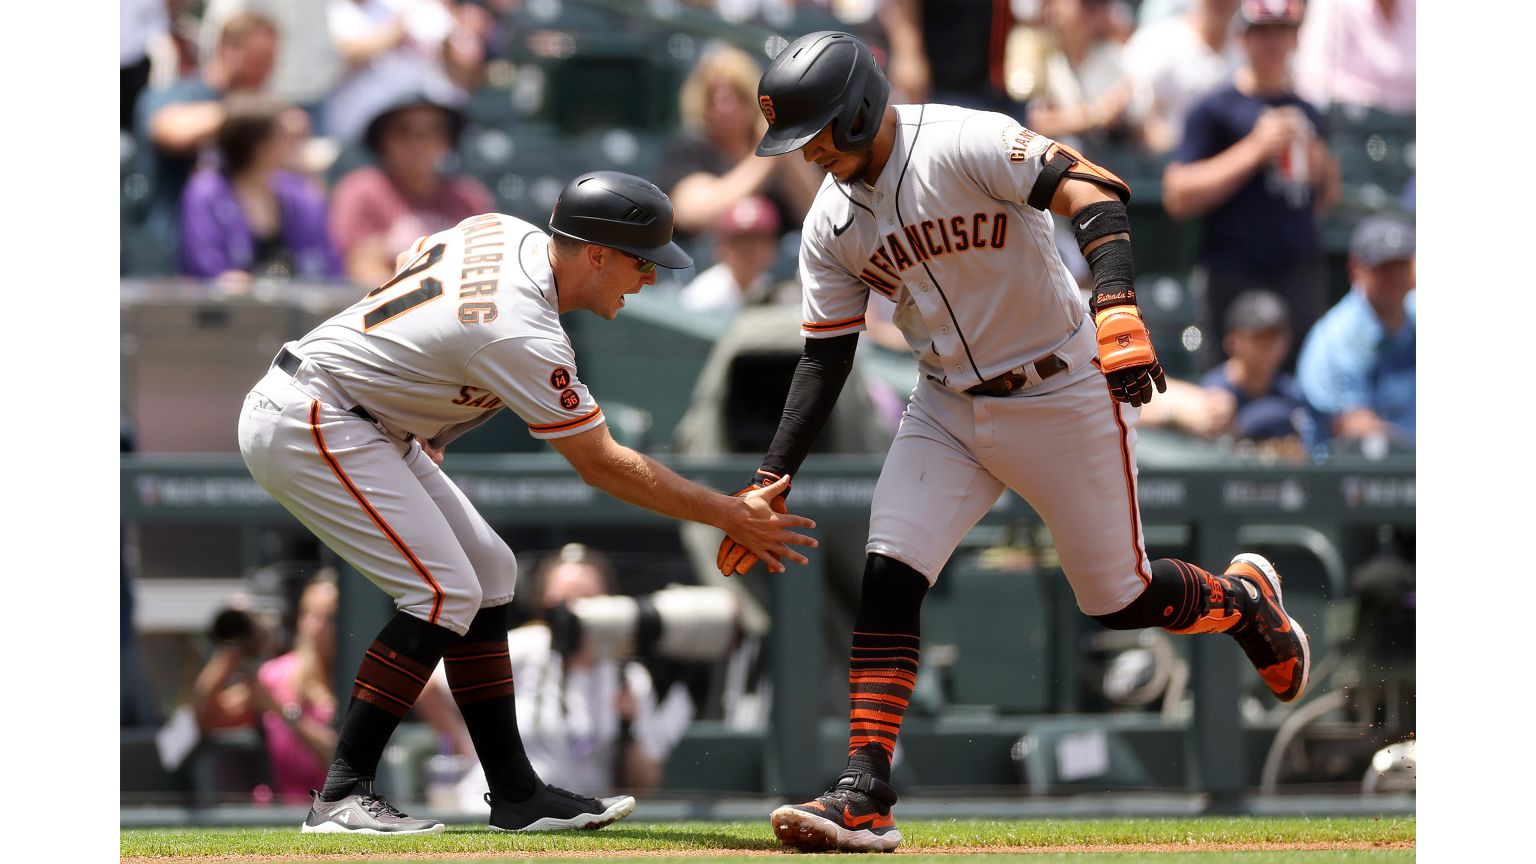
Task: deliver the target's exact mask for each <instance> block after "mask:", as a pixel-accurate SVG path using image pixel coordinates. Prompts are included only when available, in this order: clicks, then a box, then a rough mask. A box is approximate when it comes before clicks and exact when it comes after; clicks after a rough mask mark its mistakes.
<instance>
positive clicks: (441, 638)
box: [320, 612, 458, 801]
mask: <svg viewBox="0 0 1536 864" xmlns="http://www.w3.org/2000/svg"><path fill="white" fill-rule="evenodd" d="M456 639H458V634H456V633H454V632H453V631H452V630H449V629H448V628H446V627H439V626H437V625H436V624H428V623H427V622H425V621H423V620H421V619H420V618H417V617H415V616H413V615H409V614H406V613H405V612H396V613H395V616H394V617H393V618H391V619H389V623H388V624H385V625H384V629H383V630H380V631H379V635H378V638H377V639H375V640H374V641H373V644H372V645H370V646H368V653H366V654H364V655H363V662H362V664H361V665H359V667H358V670H357V678H356V679H355V680H354V681H353V684H352V701H351V702H350V703H348V705H347V715H346V717H345V718H344V719H343V720H342V721H341V733H340V735H339V736H338V737H337V741H336V756H335V758H334V759H333V760H332V761H331V767H330V769H329V770H328V771H327V772H326V775H325V788H324V789H323V790H321V792H320V799H321V800H322V801H338V800H340V799H342V798H345V797H346V796H347V795H350V794H352V789H353V787H354V786H355V785H356V784H357V781H359V780H364V779H372V778H373V776H374V775H376V774H377V773H378V771H379V759H380V757H382V756H383V755H384V745H386V744H388V743H389V736H391V735H393V734H394V732H395V728H396V727H398V726H399V725H400V718H402V717H404V716H405V714H406V712H407V711H409V710H411V706H412V705H414V704H416V697H418V696H420V695H421V688H422V687H424V686H426V683H427V679H428V678H430V677H431V676H432V669H433V668H434V667H436V666H437V662H438V661H439V660H441V659H442V658H443V652H444V651H446V650H447V649H448V646H449V645H451V644H453V642H454V640H456Z"/></svg>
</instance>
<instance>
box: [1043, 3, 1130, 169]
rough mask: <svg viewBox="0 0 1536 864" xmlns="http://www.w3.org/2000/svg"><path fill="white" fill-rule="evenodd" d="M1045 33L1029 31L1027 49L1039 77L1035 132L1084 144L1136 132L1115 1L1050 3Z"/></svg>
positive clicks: (1101, 144)
mask: <svg viewBox="0 0 1536 864" xmlns="http://www.w3.org/2000/svg"><path fill="white" fill-rule="evenodd" d="M1044 21H1045V25H1046V26H1045V28H1044V29H1043V30H1041V29H1036V30H1032V31H1028V32H1030V33H1032V34H1034V36H1035V38H1034V39H1032V40H1030V41H1031V42H1032V43H1033V44H1032V45H1031V46H1030V47H1029V48H1028V49H1027V51H1028V53H1030V54H1032V55H1034V56H1036V57H1037V58H1038V60H1037V61H1036V63H1035V64H1032V65H1035V67H1036V68H1037V69H1039V70H1040V71H1039V75H1038V76H1037V77H1036V79H1035V86H1034V88H1033V90H1032V91H1031V94H1030V95H1031V99H1030V103H1029V124H1028V125H1029V127H1030V128H1031V129H1033V130H1035V131H1036V132H1039V133H1040V134H1041V135H1045V136H1046V137H1049V138H1057V139H1066V140H1067V141H1068V142H1070V143H1073V144H1074V145H1080V144H1082V143H1083V141H1084V139H1097V140H1098V141H1099V142H1101V143H1100V144H1099V147H1100V149H1102V148H1103V146H1104V144H1103V142H1105V141H1108V140H1111V139H1121V138H1124V137H1125V136H1126V135H1128V134H1129V133H1130V129H1129V127H1128V125H1127V122H1128V117H1127V114H1126V109H1127V107H1128V106H1129V105H1130V99H1131V83H1130V81H1129V80H1128V79H1127V78H1126V77H1125V70H1124V68H1123V66H1122V65H1121V50H1122V45H1121V43H1120V42H1119V41H1117V40H1116V38H1115V37H1116V35H1117V33H1118V30H1117V29H1116V27H1115V20H1114V16H1113V15H1112V13H1111V2H1110V0H1046V5H1045V19H1044Z"/></svg>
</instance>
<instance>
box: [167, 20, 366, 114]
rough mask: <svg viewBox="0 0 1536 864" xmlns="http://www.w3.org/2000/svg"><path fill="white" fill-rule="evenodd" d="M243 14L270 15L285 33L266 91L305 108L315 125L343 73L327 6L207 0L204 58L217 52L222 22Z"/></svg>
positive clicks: (201, 33)
mask: <svg viewBox="0 0 1536 864" xmlns="http://www.w3.org/2000/svg"><path fill="white" fill-rule="evenodd" d="M242 12H259V13H261V14H262V15H265V16H267V17H268V18H270V19H271V20H272V23H273V24H275V25H276V26H277V31H278V33H280V34H282V38H281V39H280V40H279V44H278V49H277V58H276V60H275V61H274V63H273V68H272V78H271V80H270V81H268V84H267V91H266V92H267V94H268V95H269V96H272V97H273V98H275V99H278V100H281V101H283V102H286V103H288V104H289V105H297V106H299V107H300V108H303V109H304V110H305V111H306V112H308V113H309V115H310V118H311V125H313V126H318V125H319V121H320V108H321V106H322V105H323V104H324V102H325V98H326V97H327V96H328V95H330V92H331V89H332V88H333V87H334V86H335V85H336V82H337V81H338V80H340V78H341V74H342V72H343V71H345V70H344V68H343V65H342V59H341V54H340V52H339V51H337V49H336V45H335V43H334V41H333V40H332V39H331V32H330V24H329V21H328V20H327V17H326V16H327V14H328V13H327V10H326V4H325V3H324V2H321V0H207V3H205V4H204V6H203V20H202V25H201V26H200V27H199V28H198V40H197V41H198V45H199V48H200V50H201V53H202V55H203V56H204V57H211V56H212V55H213V51H214V47H215V45H216V44H217V41H218V34H219V31H220V30H222V29H223V27H224V22H225V21H227V20H228V19H229V18H230V16H232V15H238V14H240V13H242Z"/></svg>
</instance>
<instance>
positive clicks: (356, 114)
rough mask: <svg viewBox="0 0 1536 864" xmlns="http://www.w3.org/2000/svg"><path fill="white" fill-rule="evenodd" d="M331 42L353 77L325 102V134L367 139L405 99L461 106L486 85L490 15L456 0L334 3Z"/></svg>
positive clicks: (335, 0) (331, 4) (338, 0)
mask: <svg viewBox="0 0 1536 864" xmlns="http://www.w3.org/2000/svg"><path fill="white" fill-rule="evenodd" d="M327 11H328V12H329V16H330V33H331V38H332V39H334V40H335V43H336V48H337V50H338V51H340V52H341V56H342V58H343V59H344V60H345V61H346V65H347V68H348V72H347V74H346V75H345V76H344V77H343V78H342V80H341V83H340V84H339V85H338V86H337V87H336V89H335V91H334V92H333V93H332V94H331V97H330V99H329V100H328V101H327V102H326V107H325V119H326V126H325V129H326V134H328V135H330V136H332V137H334V138H336V139H338V140H341V141H344V142H349V141H354V140H356V139H357V137H358V136H359V135H362V134H363V132H364V130H365V127H366V126H367V124H368V122H369V119H370V118H372V117H374V116H375V115H377V114H378V113H379V111H381V110H382V109H384V108H387V107H388V106H390V105H393V104H395V103H396V102H398V101H400V100H401V99H402V98H404V97H406V96H411V95H415V94H424V95H426V96H427V97H428V98H430V99H431V100H432V101H434V102H437V103H439V104H442V105H451V106H454V107H461V106H463V105H464V104H465V103H466V102H468V101H469V97H470V94H471V93H473V92H474V90H475V88H476V87H478V86H480V80H481V77H482V74H483V72H484V66H485V47H484V43H483V42H482V38H483V37H484V35H485V33H486V31H487V30H488V29H489V28H490V26H491V18H490V15H489V14H488V13H487V12H486V11H485V9H484V8H482V7H480V6H476V5H474V4H472V3H460V2H457V0H329V5H328V6H327Z"/></svg>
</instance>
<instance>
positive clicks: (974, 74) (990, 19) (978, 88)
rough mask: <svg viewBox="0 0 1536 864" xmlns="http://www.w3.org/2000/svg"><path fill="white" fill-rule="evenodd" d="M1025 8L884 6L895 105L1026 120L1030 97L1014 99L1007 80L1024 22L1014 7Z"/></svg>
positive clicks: (965, 0)
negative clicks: (933, 105) (1012, 43)
mask: <svg viewBox="0 0 1536 864" xmlns="http://www.w3.org/2000/svg"><path fill="white" fill-rule="evenodd" d="M1019 5H1020V4H1016V3H1015V4H1009V3H997V2H995V0H885V2H883V3H881V4H880V10H879V15H878V20H879V23H880V25H881V28H882V29H883V30H884V31H885V41H886V42H887V43H888V44H889V45H890V56H889V60H888V62H887V63H885V64H884V65H885V70H886V74H887V76H888V77H889V78H890V80H891V90H892V93H891V102H892V103H896V102H906V103H910V104H918V103H922V102H938V103H941V104H946V105H963V106H965V107H967V108H977V109H980V110H985V111H997V112H999V113H1002V114H1007V115H1009V116H1011V117H1015V118H1016V119H1019V120H1023V119H1024V101H1023V100H1024V99H1025V98H1026V97H1027V93H1021V94H1010V92H1009V89H1010V88H1009V86H1008V85H1009V81H1008V80H1007V79H1008V60H1009V54H1008V50H1009V49H1008V45H1009V42H1008V39H1009V36H1010V34H1012V33H1013V32H1014V28H1015V27H1016V26H1017V25H1018V24H1020V23H1022V22H1020V21H1019V20H1018V19H1017V14H1016V10H1015V8H1014V7H1016V6H1019ZM1029 23H1034V22H1029ZM930 58H933V59H934V60H937V61H938V62H931V61H930ZM1026 89H1027V88H1026Z"/></svg>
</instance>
